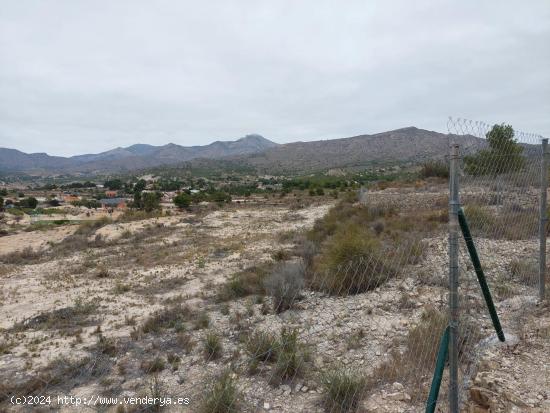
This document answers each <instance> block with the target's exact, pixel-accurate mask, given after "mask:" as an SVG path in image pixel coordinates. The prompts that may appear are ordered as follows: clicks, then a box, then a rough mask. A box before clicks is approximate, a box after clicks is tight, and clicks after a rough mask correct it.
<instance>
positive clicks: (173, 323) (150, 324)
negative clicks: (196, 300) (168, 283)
mask: <svg viewBox="0 0 550 413" xmlns="http://www.w3.org/2000/svg"><path fill="white" fill-rule="evenodd" d="M192 314H193V312H192V311H191V309H190V308H189V307H187V306H181V305H175V306H171V307H167V308H164V309H162V310H158V311H155V312H154V313H153V314H151V315H150V316H149V317H147V319H146V320H145V322H144V323H143V324H142V326H141V331H142V332H143V333H145V334H147V333H158V332H159V331H161V330H162V329H164V328H178V327H179V326H180V325H181V324H183V323H184V322H185V321H187V320H189V318H190V317H191V315H192Z"/></svg>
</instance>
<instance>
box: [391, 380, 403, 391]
mask: <svg viewBox="0 0 550 413" xmlns="http://www.w3.org/2000/svg"><path fill="white" fill-rule="evenodd" d="M391 387H392V389H393V390H394V391H396V392H400V391H403V390H404V389H405V386H403V385H402V384H401V383H399V382H397V381H396V382H395V383H393V384H392V386H391Z"/></svg>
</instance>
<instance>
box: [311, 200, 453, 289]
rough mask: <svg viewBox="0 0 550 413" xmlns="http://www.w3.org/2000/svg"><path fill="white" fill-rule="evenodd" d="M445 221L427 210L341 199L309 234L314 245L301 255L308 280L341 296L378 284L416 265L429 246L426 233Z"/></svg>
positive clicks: (314, 287)
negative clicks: (402, 209)
mask: <svg viewBox="0 0 550 413" xmlns="http://www.w3.org/2000/svg"><path fill="white" fill-rule="evenodd" d="M441 224H442V220H440V219H439V216H437V217H436V219H434V218H433V216H431V215H430V214H427V213H425V212H423V211H407V213H406V214H403V213H399V211H398V210H397V209H396V208H395V207H393V206H388V205H386V204H379V205H361V204H353V205H352V204H349V203H346V202H342V203H340V204H339V205H338V206H336V207H335V208H333V209H331V210H330V211H329V213H328V214H327V215H326V216H325V217H323V218H322V219H320V220H318V221H316V223H315V224H314V227H313V229H312V230H311V231H310V232H309V233H308V239H309V241H310V242H311V243H312V244H313V246H312V247H309V248H308V254H303V255H304V262H305V263H306V277H307V279H308V282H309V285H310V286H311V288H313V289H317V290H321V291H325V292H328V293H330V294H337V295H345V294H359V293H362V292H365V291H368V290H370V289H373V288H376V287H378V286H379V285H381V284H382V283H383V282H385V281H386V280H388V279H389V278H391V277H393V276H395V275H397V274H398V273H399V270H400V268H401V267H403V266H405V265H407V264H418V263H419V262H420V261H421V260H422V259H423V258H424V252H425V249H426V245H425V243H424V242H423V241H422V238H423V237H424V236H425V234H427V233H431V232H433V231H435V230H437V229H439V227H440V225H441ZM310 251H311V252H310ZM312 255H313V256H314V257H312ZM308 263H309V264H308Z"/></svg>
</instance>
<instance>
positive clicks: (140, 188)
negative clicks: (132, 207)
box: [134, 179, 147, 193]
mask: <svg viewBox="0 0 550 413" xmlns="http://www.w3.org/2000/svg"><path fill="white" fill-rule="evenodd" d="M146 185H147V182H145V180H144V179H140V180H139V181H137V182H136V184H135V185H134V193H135V192H141V191H143V190H144V189H145V186H146Z"/></svg>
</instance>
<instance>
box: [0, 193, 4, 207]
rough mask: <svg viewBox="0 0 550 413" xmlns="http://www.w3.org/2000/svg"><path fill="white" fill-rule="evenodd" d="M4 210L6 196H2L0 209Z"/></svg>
mask: <svg viewBox="0 0 550 413" xmlns="http://www.w3.org/2000/svg"><path fill="white" fill-rule="evenodd" d="M3 210H4V198H3V197H1V196H0V211H3Z"/></svg>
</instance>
